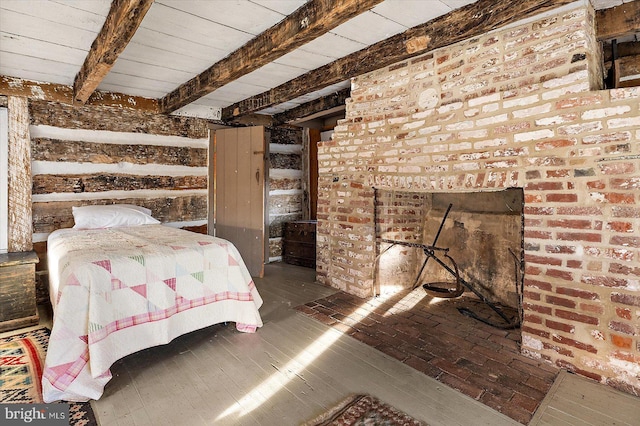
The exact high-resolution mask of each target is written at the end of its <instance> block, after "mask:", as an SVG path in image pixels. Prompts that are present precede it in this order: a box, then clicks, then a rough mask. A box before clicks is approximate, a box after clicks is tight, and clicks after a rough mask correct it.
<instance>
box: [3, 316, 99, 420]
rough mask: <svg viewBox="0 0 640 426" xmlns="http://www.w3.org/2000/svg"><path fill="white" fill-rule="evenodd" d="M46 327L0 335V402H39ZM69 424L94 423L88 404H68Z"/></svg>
mask: <svg viewBox="0 0 640 426" xmlns="http://www.w3.org/2000/svg"><path fill="white" fill-rule="evenodd" d="M48 343H49V330H48V329H47V328H44V327H42V328H38V329H35V330H30V331H27V332H24V333H19V334H14V335H12V336H8V337H2V338H0V403H3V404H42V403H43V401H42V384H41V380H42V368H43V366H44V358H45V354H46V352H47V344H48ZM69 424H70V425H74V426H89V425H97V424H98V423H97V422H96V418H95V415H94V413H93V410H92V409H91V404H89V403H88V402H84V403H75V402H71V403H69Z"/></svg>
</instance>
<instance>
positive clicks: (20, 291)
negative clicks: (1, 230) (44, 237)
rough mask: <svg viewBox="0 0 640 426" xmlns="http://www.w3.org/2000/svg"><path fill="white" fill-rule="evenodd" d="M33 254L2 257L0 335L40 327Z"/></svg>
mask: <svg viewBox="0 0 640 426" xmlns="http://www.w3.org/2000/svg"><path fill="white" fill-rule="evenodd" d="M38 261H39V259H38V255H37V254H36V253H35V252H33V251H28V252H19V253H2V254H0V332H2V331H7V330H14V329H16V328H22V327H27V326H30V325H34V324H37V323H38V320H39V318H38V309H37V307H36V263H38Z"/></svg>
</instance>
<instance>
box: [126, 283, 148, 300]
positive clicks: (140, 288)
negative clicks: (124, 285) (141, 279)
mask: <svg viewBox="0 0 640 426" xmlns="http://www.w3.org/2000/svg"><path fill="white" fill-rule="evenodd" d="M129 288H130V289H131V290H133V291H135V292H136V293H138V294H139V295H140V296H142V297H144V298H145V299H146V298H147V285H146V284H140V285H135V286H132V287H129Z"/></svg>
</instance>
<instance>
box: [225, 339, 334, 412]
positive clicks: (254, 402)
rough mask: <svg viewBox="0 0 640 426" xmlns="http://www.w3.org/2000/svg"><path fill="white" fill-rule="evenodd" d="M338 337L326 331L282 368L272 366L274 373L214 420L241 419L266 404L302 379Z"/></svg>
mask: <svg viewBox="0 0 640 426" xmlns="http://www.w3.org/2000/svg"><path fill="white" fill-rule="evenodd" d="M340 337H342V333H340V332H339V331H337V330H334V329H330V330H327V331H326V332H325V333H324V334H323V335H322V336H320V337H319V338H317V339H316V340H315V341H314V342H313V343H312V344H310V345H309V346H307V347H306V348H305V349H304V350H302V351H301V352H300V353H299V354H298V355H297V356H296V357H295V358H293V359H292V360H291V361H289V362H288V363H287V364H285V365H284V366H283V367H277V366H275V365H274V366H273V367H274V368H276V370H277V371H276V372H275V373H273V374H272V375H271V376H270V377H269V378H268V379H266V380H265V381H263V382H262V383H260V384H259V385H258V386H256V387H255V388H253V389H252V390H251V392H249V393H248V394H246V395H245V396H243V397H242V398H241V399H240V400H239V401H238V402H236V403H235V404H233V405H232V406H230V407H229V408H227V409H226V410H225V411H224V412H223V413H222V414H220V415H219V416H218V418H217V419H216V420H222V419H224V418H225V417H229V416H231V415H234V414H236V415H237V416H238V417H242V416H245V415H247V414H249V413H250V412H252V411H253V410H255V409H256V408H258V407H260V406H261V405H262V404H264V403H265V402H267V401H268V400H269V398H271V397H272V396H273V395H275V394H276V393H277V392H278V391H280V390H281V389H282V388H284V387H285V386H286V385H287V383H289V382H290V381H291V380H292V379H294V378H296V377H299V378H302V372H303V371H304V369H305V368H307V366H309V365H310V364H311V363H312V362H313V361H314V360H315V359H317V358H318V357H319V356H320V355H322V353H323V352H325V351H326V350H327V349H328V348H329V347H330V346H331V345H332V344H333V343H334V342H335V341H336V340H338V339H339V338H340ZM303 380H304V379H303Z"/></svg>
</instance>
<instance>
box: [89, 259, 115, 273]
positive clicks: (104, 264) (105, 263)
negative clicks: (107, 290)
mask: <svg viewBox="0 0 640 426" xmlns="http://www.w3.org/2000/svg"><path fill="white" fill-rule="evenodd" d="M91 263H93V264H94V265H98V266H101V267H103V268H104V269H106V270H107V271H109V273H111V261H109V260H96V261H95V262H91Z"/></svg>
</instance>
